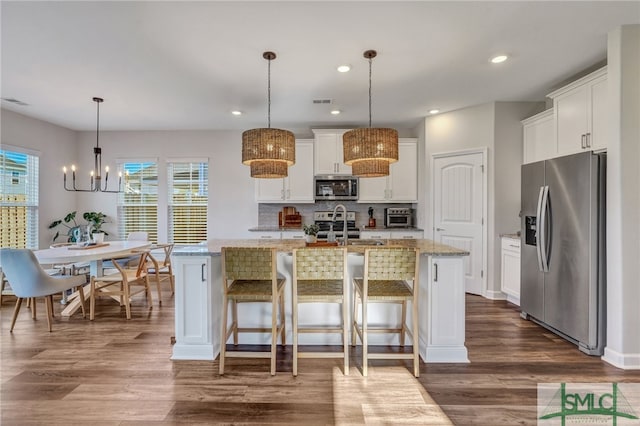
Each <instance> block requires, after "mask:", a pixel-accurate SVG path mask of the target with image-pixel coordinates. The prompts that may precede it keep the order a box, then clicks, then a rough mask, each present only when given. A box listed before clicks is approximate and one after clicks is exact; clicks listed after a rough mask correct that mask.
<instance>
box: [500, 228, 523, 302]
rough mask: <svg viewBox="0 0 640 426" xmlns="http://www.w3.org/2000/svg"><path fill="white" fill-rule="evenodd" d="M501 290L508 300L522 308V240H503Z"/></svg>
mask: <svg viewBox="0 0 640 426" xmlns="http://www.w3.org/2000/svg"><path fill="white" fill-rule="evenodd" d="M500 257H501V259H502V262H501V265H502V266H501V272H502V273H501V280H500V290H502V292H503V293H505V294H506V295H507V300H508V301H509V302H511V303H513V304H514V305H518V306H520V240H519V239H516V238H509V237H503V238H502V255H501V256H500Z"/></svg>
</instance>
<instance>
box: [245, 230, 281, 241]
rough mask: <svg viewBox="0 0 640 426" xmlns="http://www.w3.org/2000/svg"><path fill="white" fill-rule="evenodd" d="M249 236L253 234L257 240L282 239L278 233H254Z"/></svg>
mask: <svg viewBox="0 0 640 426" xmlns="http://www.w3.org/2000/svg"><path fill="white" fill-rule="evenodd" d="M251 234H252V235H254V234H255V238H257V239H259V240H279V239H281V238H282V233H281V232H280V231H254V232H252V233H251Z"/></svg>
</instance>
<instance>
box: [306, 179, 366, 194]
mask: <svg viewBox="0 0 640 426" xmlns="http://www.w3.org/2000/svg"><path fill="white" fill-rule="evenodd" d="M313 185H314V188H315V189H314V190H315V196H314V198H315V199H316V200H357V199H358V178H357V177H355V176H338V175H325V176H316V177H314V179H313Z"/></svg>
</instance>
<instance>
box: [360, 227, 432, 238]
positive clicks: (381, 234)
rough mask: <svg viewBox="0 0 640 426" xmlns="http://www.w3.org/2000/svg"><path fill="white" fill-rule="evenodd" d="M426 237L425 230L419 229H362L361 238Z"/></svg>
mask: <svg viewBox="0 0 640 426" xmlns="http://www.w3.org/2000/svg"><path fill="white" fill-rule="evenodd" d="M421 238H424V231H418V230H408V229H403V230H397V231H396V230H393V231H391V230H388V229H386V230H384V231H379V230H367V229H363V230H361V231H360V239H361V240H418V239H421Z"/></svg>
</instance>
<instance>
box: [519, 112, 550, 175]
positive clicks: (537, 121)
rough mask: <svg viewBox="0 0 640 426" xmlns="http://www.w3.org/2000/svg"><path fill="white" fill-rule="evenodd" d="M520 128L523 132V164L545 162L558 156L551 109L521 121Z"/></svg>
mask: <svg viewBox="0 0 640 426" xmlns="http://www.w3.org/2000/svg"><path fill="white" fill-rule="evenodd" d="M522 126H523V132H524V149H523V156H524V158H523V163H525V164H526V163H534V162H536V161H541V160H546V159H548V158H553V157H555V156H556V155H557V154H558V145H557V143H556V133H555V128H554V124H553V110H552V109H548V110H546V111H542V112H541V113H540V114H536V115H534V116H533V117H529V118H527V119H526V120H522Z"/></svg>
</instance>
